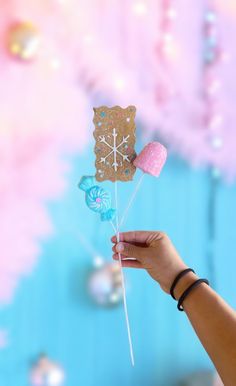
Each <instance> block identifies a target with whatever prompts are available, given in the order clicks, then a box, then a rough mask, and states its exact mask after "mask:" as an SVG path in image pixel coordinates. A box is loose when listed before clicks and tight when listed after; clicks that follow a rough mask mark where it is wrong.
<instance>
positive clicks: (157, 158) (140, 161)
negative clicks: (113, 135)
mask: <svg viewBox="0 0 236 386" xmlns="http://www.w3.org/2000/svg"><path fill="white" fill-rule="evenodd" d="M166 158H167V150H166V148H165V146H163V145H162V144H161V143H159V142H151V143H148V144H147V145H146V146H145V147H144V149H143V150H142V151H141V153H140V154H139V155H138V156H137V157H136V158H135V160H134V162H133V163H134V165H135V166H136V168H138V169H141V170H142V171H143V172H144V173H148V174H151V175H152V176H154V177H159V175H160V173H161V170H162V168H163V166H164V164H165V162H166Z"/></svg>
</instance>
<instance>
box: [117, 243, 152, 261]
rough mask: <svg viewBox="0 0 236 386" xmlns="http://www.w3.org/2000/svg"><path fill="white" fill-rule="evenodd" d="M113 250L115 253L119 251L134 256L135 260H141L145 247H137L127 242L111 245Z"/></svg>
mask: <svg viewBox="0 0 236 386" xmlns="http://www.w3.org/2000/svg"><path fill="white" fill-rule="evenodd" d="M113 251H114V252H117V253H121V254H122V255H123V256H126V257H134V258H135V259H137V260H142V259H143V258H145V256H146V253H147V248H145V247H138V246H136V245H134V244H129V243H123V242H122V243H118V244H116V245H115V246H114V247H113Z"/></svg>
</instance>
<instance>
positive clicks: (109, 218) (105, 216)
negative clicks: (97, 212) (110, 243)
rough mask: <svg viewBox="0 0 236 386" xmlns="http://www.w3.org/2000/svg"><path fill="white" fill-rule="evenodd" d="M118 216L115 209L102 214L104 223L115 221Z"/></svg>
mask: <svg viewBox="0 0 236 386" xmlns="http://www.w3.org/2000/svg"><path fill="white" fill-rule="evenodd" d="M115 214H116V210H115V209H109V210H108V211H107V212H105V213H102V214H101V220H102V221H112V220H114V217H115Z"/></svg>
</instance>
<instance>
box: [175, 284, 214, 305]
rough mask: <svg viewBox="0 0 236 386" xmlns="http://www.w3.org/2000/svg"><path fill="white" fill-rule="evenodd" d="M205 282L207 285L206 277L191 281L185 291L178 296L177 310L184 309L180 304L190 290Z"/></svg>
mask: <svg viewBox="0 0 236 386" xmlns="http://www.w3.org/2000/svg"><path fill="white" fill-rule="evenodd" d="M202 283H206V284H207V285H209V281H208V280H207V279H198V280H196V281H195V282H194V283H192V284H191V285H190V286H189V287H188V288H187V289H186V290H185V291H184V293H183V294H182V295H181V296H180V298H179V301H178V305H177V308H178V310H179V311H184V308H183V306H182V304H183V302H184V301H185V299H186V297H187V296H188V295H189V294H190V292H192V290H193V289H194V288H196V287H198V286H199V285H200V284H202Z"/></svg>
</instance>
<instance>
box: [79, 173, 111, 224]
mask: <svg viewBox="0 0 236 386" xmlns="http://www.w3.org/2000/svg"><path fill="white" fill-rule="evenodd" d="M79 189H81V190H83V191H84V192H85V202H86V204H87V206H88V207H89V209H91V210H93V211H94V212H97V213H100V215H101V220H102V221H111V220H113V218H114V216H115V209H112V208H111V195H110V193H109V192H107V191H106V190H105V189H103V188H101V187H100V186H98V185H97V184H96V180H95V178H94V177H92V176H83V177H82V178H81V180H80V182H79Z"/></svg>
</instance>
